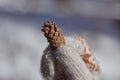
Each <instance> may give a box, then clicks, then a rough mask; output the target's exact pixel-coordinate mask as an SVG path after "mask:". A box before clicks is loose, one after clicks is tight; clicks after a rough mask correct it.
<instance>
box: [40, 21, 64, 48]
mask: <svg viewBox="0 0 120 80" xmlns="http://www.w3.org/2000/svg"><path fill="white" fill-rule="evenodd" d="M41 31H43V32H44V36H45V37H46V38H47V40H48V42H49V43H50V46H51V47H52V48H53V49H57V48H58V47H59V46H61V45H64V44H65V39H64V36H63V34H62V30H61V29H59V28H58V27H57V25H56V24H55V23H54V22H50V21H48V22H46V23H44V25H43V26H42V29H41Z"/></svg>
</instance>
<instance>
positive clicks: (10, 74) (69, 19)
mask: <svg viewBox="0 0 120 80" xmlns="http://www.w3.org/2000/svg"><path fill="white" fill-rule="evenodd" d="M48 20H50V21H54V22H55V23H56V24H57V25H58V26H59V27H60V28H62V30H63V33H64V34H65V35H66V36H70V35H81V36H82V37H84V38H85V39H86V41H87V43H88V45H89V46H90V48H91V50H92V52H93V53H94V55H95V56H97V59H98V62H99V64H100V67H101V77H102V80H120V71H119V70H120V42H119V41H120V0H0V80H42V77H41V75H40V73H39V67H40V59H41V56H42V54H43V53H42V51H43V50H44V49H45V47H46V46H47V44H48V43H47V41H46V39H45V38H44V36H43V33H42V32H41V26H42V25H43V23H44V22H46V21H48Z"/></svg>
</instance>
